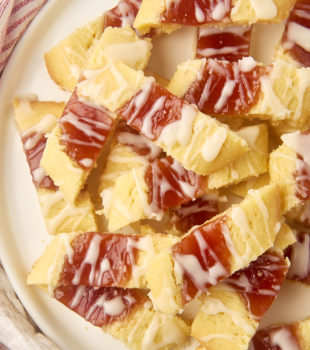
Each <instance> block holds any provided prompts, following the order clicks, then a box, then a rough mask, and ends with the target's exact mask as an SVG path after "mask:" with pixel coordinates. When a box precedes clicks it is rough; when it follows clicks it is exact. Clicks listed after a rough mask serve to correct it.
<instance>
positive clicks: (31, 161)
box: [21, 132, 58, 190]
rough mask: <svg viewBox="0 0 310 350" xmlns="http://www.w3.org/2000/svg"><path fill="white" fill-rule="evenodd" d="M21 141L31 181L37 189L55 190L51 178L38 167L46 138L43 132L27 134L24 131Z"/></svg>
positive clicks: (55, 187)
mask: <svg viewBox="0 0 310 350" xmlns="http://www.w3.org/2000/svg"><path fill="white" fill-rule="evenodd" d="M21 136H22V142H23V146H24V151H25V154H26V158H27V162H28V165H29V168H30V172H31V176H32V181H33V183H34V185H35V187H36V188H37V189H39V188H45V189H52V190H56V189H57V188H58V187H57V186H55V184H54V182H53V180H52V179H51V178H50V177H49V176H48V175H47V174H46V172H45V171H44V170H43V168H41V167H40V161H41V158H42V155H43V152H44V149H45V146H46V142H47V139H46V137H45V135H44V134H41V133H38V132H34V133H31V134H29V135H28V133H24V136H23V134H22V135H21Z"/></svg>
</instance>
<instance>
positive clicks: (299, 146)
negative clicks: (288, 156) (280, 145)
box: [281, 131, 310, 165]
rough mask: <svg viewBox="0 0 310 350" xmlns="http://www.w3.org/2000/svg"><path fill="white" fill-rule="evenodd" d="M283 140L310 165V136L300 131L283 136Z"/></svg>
mask: <svg viewBox="0 0 310 350" xmlns="http://www.w3.org/2000/svg"><path fill="white" fill-rule="evenodd" d="M281 140H282V141H283V142H284V143H285V144H286V145H287V146H288V147H290V148H292V149H293V150H294V152H295V153H297V154H298V155H300V156H301V157H302V159H303V160H304V161H305V162H306V163H307V164H308V165H310V154H309V149H310V134H303V133H301V132H300V131H296V132H292V133H290V134H284V135H282V136H281Z"/></svg>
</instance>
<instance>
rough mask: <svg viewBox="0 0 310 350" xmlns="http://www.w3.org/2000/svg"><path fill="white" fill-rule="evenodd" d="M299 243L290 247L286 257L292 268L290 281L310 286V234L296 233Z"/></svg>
mask: <svg viewBox="0 0 310 350" xmlns="http://www.w3.org/2000/svg"><path fill="white" fill-rule="evenodd" d="M296 237H297V242H296V243H294V244H293V245H292V246H290V247H288V248H287V249H286V251H285V255H286V256H287V257H288V258H289V259H290V262H291V267H290V270H289V272H288V275H287V277H288V279H290V280H292V281H297V282H301V283H304V284H307V285H310V233H309V232H300V231H298V232H297V233H296Z"/></svg>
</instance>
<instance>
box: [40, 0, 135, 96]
mask: <svg viewBox="0 0 310 350" xmlns="http://www.w3.org/2000/svg"><path fill="white" fill-rule="evenodd" d="M140 3H141V0H120V1H119V3H118V4H117V5H116V6H115V7H114V8H112V9H110V10H108V11H105V12H104V14H103V15H102V16H100V17H98V18H96V19H94V20H93V21H91V22H89V23H87V24H86V25H84V26H83V27H80V28H78V29H76V30H75V31H74V32H72V33H71V34H70V35H68V36H67V37H66V38H65V39H63V40H62V41H60V42H59V43H58V44H56V45H55V46H54V47H53V48H52V49H50V50H49V51H48V52H47V53H45V55H44V59H45V64H46V68H47V71H48V73H49V75H50V77H51V78H52V79H53V81H54V82H55V83H56V84H57V85H58V86H59V87H60V88H62V89H64V90H68V91H72V92H73V90H74V88H75V86H76V84H77V82H78V79H79V77H80V74H81V72H82V70H83V68H84V67H85V65H86V62H87V59H88V57H89V56H90V54H91V50H92V49H93V47H94V46H95V44H96V42H97V40H98V39H99V38H100V37H101V35H102V33H103V31H104V30H105V29H106V28H107V27H120V28H122V27H132V25H133V21H134V19H135V17H136V14H137V12H138V9H139V6H140ZM121 33H122V32H118V36H119V37H121V36H122V34H121ZM121 40H123V39H121Z"/></svg>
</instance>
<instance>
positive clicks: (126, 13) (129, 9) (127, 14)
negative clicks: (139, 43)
mask: <svg viewBox="0 0 310 350" xmlns="http://www.w3.org/2000/svg"><path fill="white" fill-rule="evenodd" d="M140 3H141V1H138V0H136V1H134V0H131V1H130V3H127V2H126V1H120V2H119V3H118V4H117V9H118V11H119V13H120V17H119V16H118V18H120V19H121V27H132V26H133V22H134V20H135V18H136V13H135V12H136V11H135V8H134V7H133V6H132V5H134V6H135V7H137V8H139V6H140ZM105 14H106V15H107V16H110V17H113V16H114V15H113V14H112V13H111V12H110V11H107V12H106V13H105Z"/></svg>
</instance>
